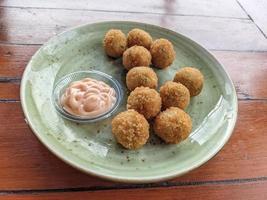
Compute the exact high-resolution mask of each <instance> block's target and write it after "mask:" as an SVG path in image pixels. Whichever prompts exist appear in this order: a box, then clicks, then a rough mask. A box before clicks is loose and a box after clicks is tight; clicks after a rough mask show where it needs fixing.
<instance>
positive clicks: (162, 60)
mask: <svg viewBox="0 0 267 200" xmlns="http://www.w3.org/2000/svg"><path fill="white" fill-rule="evenodd" d="M150 53H151V56H152V63H153V65H154V66H155V67H158V68H161V69H163V68H166V67H168V66H170V65H171V64H172V63H173V61H174V60H175V56H176V53H175V51H174V48H173V45H172V43H171V42H170V41H169V40H167V39H162V38H161V39H157V40H155V41H154V42H153V43H152V45H151V48H150Z"/></svg>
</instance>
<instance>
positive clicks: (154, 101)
mask: <svg viewBox="0 0 267 200" xmlns="http://www.w3.org/2000/svg"><path fill="white" fill-rule="evenodd" d="M127 109H134V110H136V111H137V112H139V113H140V114H142V115H144V117H145V118H146V119H151V118H152V117H155V116H156V115H157V114H158V113H159V112H160V109H161V98H160V95H159V93H158V92H157V91H156V90H154V89H151V88H149V87H137V88H135V89H134V91H132V92H131V93H130V95H129V97H128V100H127Z"/></svg>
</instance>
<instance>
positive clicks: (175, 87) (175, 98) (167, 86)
mask: <svg viewBox="0 0 267 200" xmlns="http://www.w3.org/2000/svg"><path fill="white" fill-rule="evenodd" d="M160 97H161V100H162V107H163V109H166V108H169V107H179V108H181V109H183V110H184V109H185V108H186V107H187V106H188V104H189V102H190V93H189V90H188V89H187V88H186V87H185V86H184V85H182V84H181V83H176V82H172V81H167V82H166V83H164V85H162V86H161V87H160Z"/></svg>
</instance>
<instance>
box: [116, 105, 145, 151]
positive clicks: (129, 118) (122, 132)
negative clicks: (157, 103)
mask: <svg viewBox="0 0 267 200" xmlns="http://www.w3.org/2000/svg"><path fill="white" fill-rule="evenodd" d="M111 126H112V133H113V135H114V136H115V138H116V140H117V142H118V143H120V144H121V145H122V146H124V147H125V148H127V149H139V148H140V147H142V146H143V145H144V144H145V143H146V142H147V140H148V137H149V124H148V122H147V120H146V119H145V118H144V116H143V115H141V114H139V113H138V112H136V111H135V110H127V111H124V112H121V113H119V114H118V115H117V116H116V117H115V118H114V119H113V120H112V122H111Z"/></svg>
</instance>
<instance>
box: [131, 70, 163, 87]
mask: <svg viewBox="0 0 267 200" xmlns="http://www.w3.org/2000/svg"><path fill="white" fill-rule="evenodd" d="M126 85H127V88H128V89H129V90H131V91H132V90H134V89H135V88H136V87H140V86H144V87H149V88H152V89H156V88H157V87H158V77H157V74H156V73H155V72H154V71H153V69H151V68H149V67H142V66H141V67H134V68H132V69H131V70H130V71H129V72H128V73H127V75H126Z"/></svg>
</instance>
